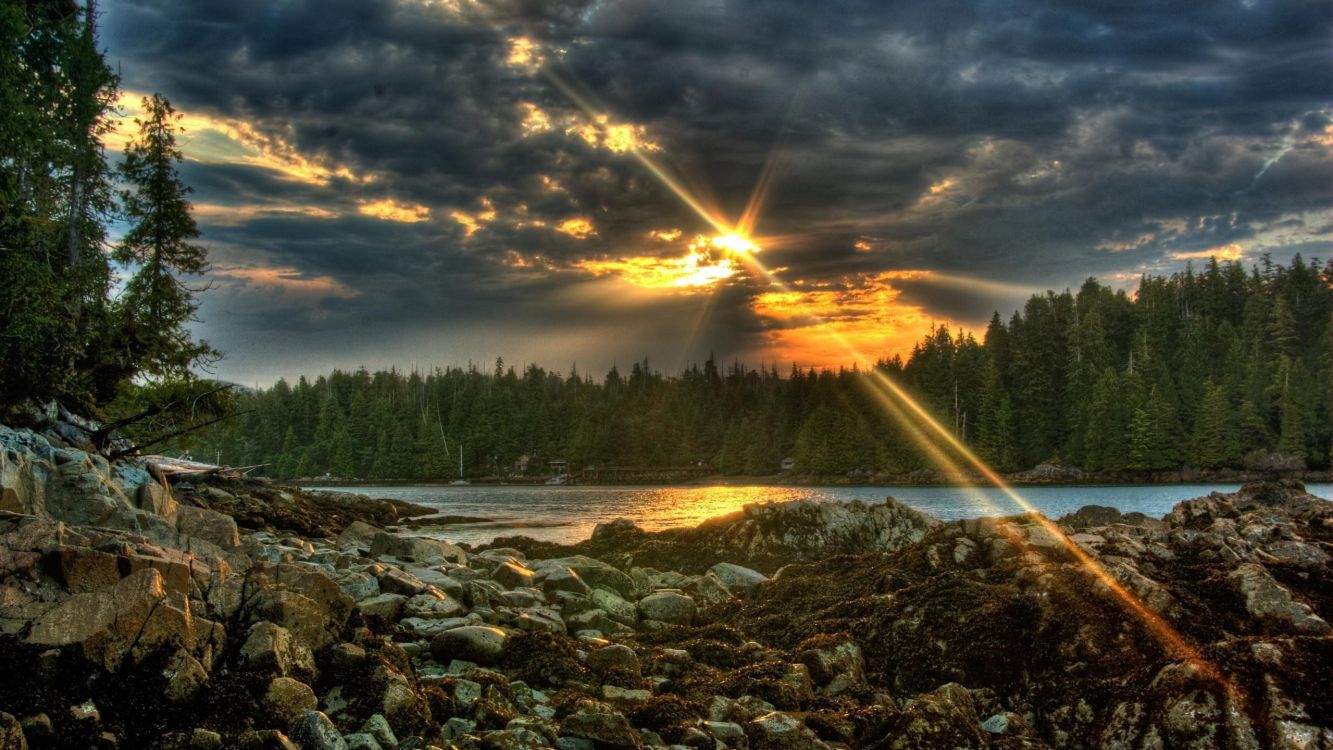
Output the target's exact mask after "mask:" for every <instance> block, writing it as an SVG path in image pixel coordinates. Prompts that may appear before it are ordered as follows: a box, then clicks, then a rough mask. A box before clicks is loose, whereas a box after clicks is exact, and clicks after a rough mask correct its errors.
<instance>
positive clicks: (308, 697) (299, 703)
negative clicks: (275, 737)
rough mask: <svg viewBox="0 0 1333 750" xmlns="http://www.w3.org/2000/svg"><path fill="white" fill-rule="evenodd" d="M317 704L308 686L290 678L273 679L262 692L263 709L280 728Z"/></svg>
mask: <svg viewBox="0 0 1333 750" xmlns="http://www.w3.org/2000/svg"><path fill="white" fill-rule="evenodd" d="M317 705H319V702H318V701H317V700H316V699H315V691H314V690H311V689H310V686H309V685H307V684H305V683H304V682H301V681H300V680H294V679H292V678H291V677H275V678H273V679H272V680H271V681H269V683H268V688H267V689H266V690H265V691H264V708H265V709H266V710H267V711H268V713H269V715H271V716H272V717H273V718H274V719H276V720H277V721H278V723H279V724H281V725H282V726H287V725H288V724H290V723H292V722H293V721H296V720H297V719H299V718H301V717H302V716H304V715H305V713H306V712H307V711H313V710H314V709H315V707H316V706H317Z"/></svg>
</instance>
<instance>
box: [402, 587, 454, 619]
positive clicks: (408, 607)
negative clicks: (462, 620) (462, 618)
mask: <svg viewBox="0 0 1333 750" xmlns="http://www.w3.org/2000/svg"><path fill="white" fill-rule="evenodd" d="M465 614H467V607H466V606H464V605H463V603H462V602H460V601H458V600H456V599H454V598H452V597H450V596H448V595H446V594H442V593H440V592H438V591H432V592H429V593H425V594H417V595H416V596H414V597H412V598H410V599H408V600H407V602H405V603H404V604H403V616H404V617H415V618H418V619H421V620H443V619H445V618H449V617H458V616H459V615H465Z"/></svg>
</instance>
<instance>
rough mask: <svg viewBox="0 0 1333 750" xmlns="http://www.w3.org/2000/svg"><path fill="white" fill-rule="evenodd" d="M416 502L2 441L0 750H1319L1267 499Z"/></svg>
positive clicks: (1326, 605) (1313, 573) (59, 431)
mask: <svg viewBox="0 0 1333 750" xmlns="http://www.w3.org/2000/svg"><path fill="white" fill-rule="evenodd" d="M425 513H428V511H427V510H426V509H422V508H418V507H415V506H410V505H408V504H405V503H396V502H390V501H384V500H374V499H371V498H366V497H361V496H357V495H346V494H338V493H326V492H307V491H301V490H299V489H296V488H291V487H283V486H279V485H275V484H272V483H269V482H267V481H264V480H256V479H246V478H242V477H236V476H227V475H225V474H199V473H178V474H170V473H166V472H163V471H162V470H161V469H160V467H156V466H155V465H154V464H152V463H151V462H139V463H134V462H123V463H119V464H111V463H109V462H108V461H107V460H106V459H104V458H103V457H101V456H100V455H98V454H97V453H96V452H95V451H92V450H91V446H89V445H85V444H83V443H82V441H81V439H80V431H79V429H77V425H67V424H56V425H54V426H52V427H51V428H50V429H46V430H39V431H32V430H26V429H25V430H13V429H9V428H4V427H0V670H2V674H3V676H2V677H0V750H11V749H13V748H85V747H87V748H163V749H167V748H173V749H185V748H191V749H199V750H204V749H207V748H253V749H255V750H259V749H265V750H267V749H269V748H273V749H278V748H302V749H303V750H326V749H327V750H335V749H344V748H345V749H347V750H374V749H375V748H381V749H383V750H393V749H394V748H397V749H398V750H414V749H421V748H431V747H438V748H449V747H457V748H485V749H487V750H518V749H527V748H560V749H561V750H601V749H606V748H616V749H620V748H625V749H638V748H654V747H672V748H680V747H689V748H700V749H702V748H710V749H713V748H732V749H738V748H745V749H747V750H806V749H810V750H815V749H819V748H1123V749H1125V750H1130V749H1134V750H1149V749H1152V748H1265V747H1271V748H1293V749H1295V748H1310V749H1317V748H1333V635H1331V634H1330V626H1329V619H1330V618H1331V617H1333V580H1330V569H1329V559H1330V558H1329V553H1330V551H1333V502H1329V501H1327V500H1323V499H1319V498H1316V497H1313V496H1311V495H1309V494H1307V493H1306V492H1305V491H1304V488H1303V487H1301V486H1300V485H1299V484H1298V483H1295V482H1269V483H1256V484H1251V485H1247V486H1246V487H1245V488H1243V489H1242V490H1241V491H1240V492H1238V493H1234V494H1217V493H1215V494H1213V495H1210V496H1208V497H1202V498H1198V499H1194V500H1188V501H1185V502H1182V503H1180V504H1178V505H1177V506H1176V507H1175V509H1174V510H1173V511H1172V512H1171V513H1170V514H1168V515H1167V516H1166V517H1165V518H1164V519H1162V520H1157V519H1153V518H1147V517H1143V516H1137V515H1130V516H1124V515H1121V514H1120V513H1119V512H1118V511H1115V510H1114V509H1109V508H1096V507H1090V508H1086V509H1084V510H1083V511H1080V512H1079V513H1077V514H1074V515H1072V516H1067V517H1065V518H1063V519H1060V520H1059V522H1058V524H1059V525H1058V526H1055V525H1051V524H1046V523H1042V522H1041V521H1040V520H1039V519H1038V518H1036V517H1034V516H1014V517H1008V518H988V519H979V520H969V521H957V522H950V523H944V522H940V521H938V520H935V519H933V518H931V517H929V516H926V515H924V514H922V513H919V512H917V511H915V510H912V509H911V508H908V507H906V506H904V505H901V504H899V503H897V502H896V501H894V500H892V499H891V498H890V499H888V500H887V501H886V502H884V503H883V504H876V505H867V504H861V503H845V504H843V503H827V504H819V503H812V502H795V503H786V504H770V505H753V506H748V507H747V508H745V509H744V510H743V511H741V512H738V513H735V514H732V515H730V516H726V517H722V518H718V519H714V520H712V521H709V522H706V523H704V524H702V525H700V526H698V527H696V528H693V529H679V530H671V531H665V532H657V533H648V532H644V531H642V530H640V529H638V528H637V527H635V526H634V525H633V524H631V523H629V522H624V521H621V522H615V523H611V524H605V525H602V526H599V527H598V528H597V530H596V531H595V532H594V534H593V536H592V538H591V539H589V540H587V541H585V542H582V543H580V544H577V545H573V546H569V547H562V546H558V545H552V544H547V543H540V542H535V541H533V540H531V539H525V538H522V537H517V538H511V539H504V540H497V541H496V542H495V543H494V544H493V545H490V546H488V547H486V548H481V549H470V548H466V547H462V546H458V545H454V544H450V543H448V542H445V541H440V540H438V539H432V538H429V536H428V535H429V534H430V533H431V532H430V528H431V527H430V522H429V521H430V519H429V518H417V519H416V521H415V522H414V523H413V524H411V525H412V526H413V527H417V528H416V529H415V530H413V529H409V528H408V527H407V524H406V521H407V519H408V518H411V517H414V516H415V517H419V516H422V515H423V514H425ZM1090 563H1091V564H1090ZM1117 590H1120V591H1122V592H1128V597H1127V598H1126V597H1119V596H1116V595H1115V592H1116V591H1117Z"/></svg>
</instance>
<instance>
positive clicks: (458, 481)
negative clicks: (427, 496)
mask: <svg viewBox="0 0 1333 750" xmlns="http://www.w3.org/2000/svg"><path fill="white" fill-rule="evenodd" d="M464 484H472V483H471V482H469V481H468V480H466V479H455V480H454V481H452V482H450V483H449V485H450V486H451V487H458V486H461V485H464Z"/></svg>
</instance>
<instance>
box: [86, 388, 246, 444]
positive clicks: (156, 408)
mask: <svg viewBox="0 0 1333 750" xmlns="http://www.w3.org/2000/svg"><path fill="white" fill-rule="evenodd" d="M234 387H235V383H226V384H223V385H220V386H218V387H217V388H213V389H211V390H208V391H205V392H203V393H200V394H199V395H197V396H195V397H193V398H191V399H190V405H191V407H193V406H194V405H196V404H198V403H199V400H200V399H203V398H207V397H208V396H212V395H213V394H215V393H221V392H222V391H225V390H228V389H230V388H234ZM184 405H185V400H184V399H176V400H174V401H168V402H166V403H162V404H154V405H153V406H150V407H148V408H147V409H144V410H143V411H141V412H139V413H138V414H132V415H130V416H128V417H123V418H121V419H117V420H116V421H114V422H109V423H107V424H104V425H102V426H101V427H99V428H98V429H96V430H94V431H92V432H91V433H89V435H88V439H89V440H91V441H92V443H93V445H95V446H97V449H98V450H104V449H105V448H106V444H107V443H108V442H109V441H110V440H111V435H112V433H114V432H115V431H116V430H119V429H121V428H123V427H128V426H130V425H132V424H137V423H139V422H142V421H144V420H145V419H152V418H153V417H156V416H157V415H159V414H162V413H163V412H167V411H170V410H172V409H175V408H177V407H179V406H184ZM209 424H212V423H211V422H210V423H209ZM180 434H185V433H180ZM168 437H176V435H171V436H168ZM165 439H167V438H162V439H159V440H157V441H155V442H161V440H165ZM152 444H153V443H148V444H145V445H143V446H140V447H141V448H146V447H148V445H152ZM131 452H137V449H126V451H120V452H118V453H116V454H114V455H113V456H111V457H112V458H113V459H114V458H118V457H120V456H124V455H129V453H131Z"/></svg>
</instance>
